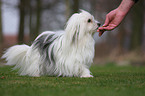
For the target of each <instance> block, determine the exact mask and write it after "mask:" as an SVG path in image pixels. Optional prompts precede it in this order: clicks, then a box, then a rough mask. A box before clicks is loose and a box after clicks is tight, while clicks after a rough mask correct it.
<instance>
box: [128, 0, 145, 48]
mask: <svg viewBox="0 0 145 96" xmlns="http://www.w3.org/2000/svg"><path fill="white" fill-rule="evenodd" d="M143 13H144V10H143V0H141V1H139V2H138V3H137V4H136V5H135V6H134V7H133V12H132V21H133V22H132V24H133V25H132V34H131V45H130V49H131V50H135V49H137V48H140V47H141V44H142V35H143Z"/></svg>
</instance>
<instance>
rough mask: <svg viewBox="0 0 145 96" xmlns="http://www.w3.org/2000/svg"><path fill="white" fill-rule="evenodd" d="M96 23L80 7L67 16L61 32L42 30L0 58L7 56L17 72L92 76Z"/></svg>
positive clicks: (7, 59)
mask: <svg viewBox="0 0 145 96" xmlns="http://www.w3.org/2000/svg"><path fill="white" fill-rule="evenodd" d="M88 19H91V22H88ZM97 23H98V22H97V21H96V20H95V19H94V17H93V16H92V15H91V14H90V13H88V12H86V11H83V10H82V12H81V13H75V14H73V15H72V16H71V17H70V19H69V20H68V22H67V26H66V28H65V30H64V31H57V32H52V31H46V32H43V33H42V34H40V35H39V36H38V37H37V38H36V39H35V41H34V42H33V44H32V45H31V46H28V45H15V46H12V47H10V48H9V49H8V50H6V52H5V54H4V55H3V56H2V58H6V61H7V65H15V67H14V69H19V74H20V75H29V76H42V75H49V76H68V77H73V76H76V77H93V76H92V75H91V72H90V70H89V68H90V66H91V64H92V63H93V58H94V44H95V41H94V39H93V34H94V32H95V31H96V29H97V27H98V26H97Z"/></svg>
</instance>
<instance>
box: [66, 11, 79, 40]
mask: <svg viewBox="0 0 145 96" xmlns="http://www.w3.org/2000/svg"><path fill="white" fill-rule="evenodd" d="M79 21H80V20H79V14H78V13H75V14H73V15H72V16H71V17H70V19H69V20H68V22H67V25H66V28H65V35H66V38H67V42H69V43H77V42H78V39H79V34H80V22H79Z"/></svg>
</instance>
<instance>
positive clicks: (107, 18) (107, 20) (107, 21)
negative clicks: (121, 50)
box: [103, 15, 109, 27]
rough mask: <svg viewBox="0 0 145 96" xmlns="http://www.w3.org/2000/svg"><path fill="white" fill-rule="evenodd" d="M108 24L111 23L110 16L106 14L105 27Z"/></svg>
mask: <svg viewBox="0 0 145 96" xmlns="http://www.w3.org/2000/svg"><path fill="white" fill-rule="evenodd" d="M107 25H109V17H108V16H107V15H106V20H105V23H104V25H103V27H106V26H107Z"/></svg>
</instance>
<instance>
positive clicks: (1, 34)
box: [0, 0, 3, 45]
mask: <svg viewBox="0 0 145 96" xmlns="http://www.w3.org/2000/svg"><path fill="white" fill-rule="evenodd" d="M1 5H2V1H1V0H0V45H1V44H2V43H3V32H2V11H1V10H2V9H1Z"/></svg>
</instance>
